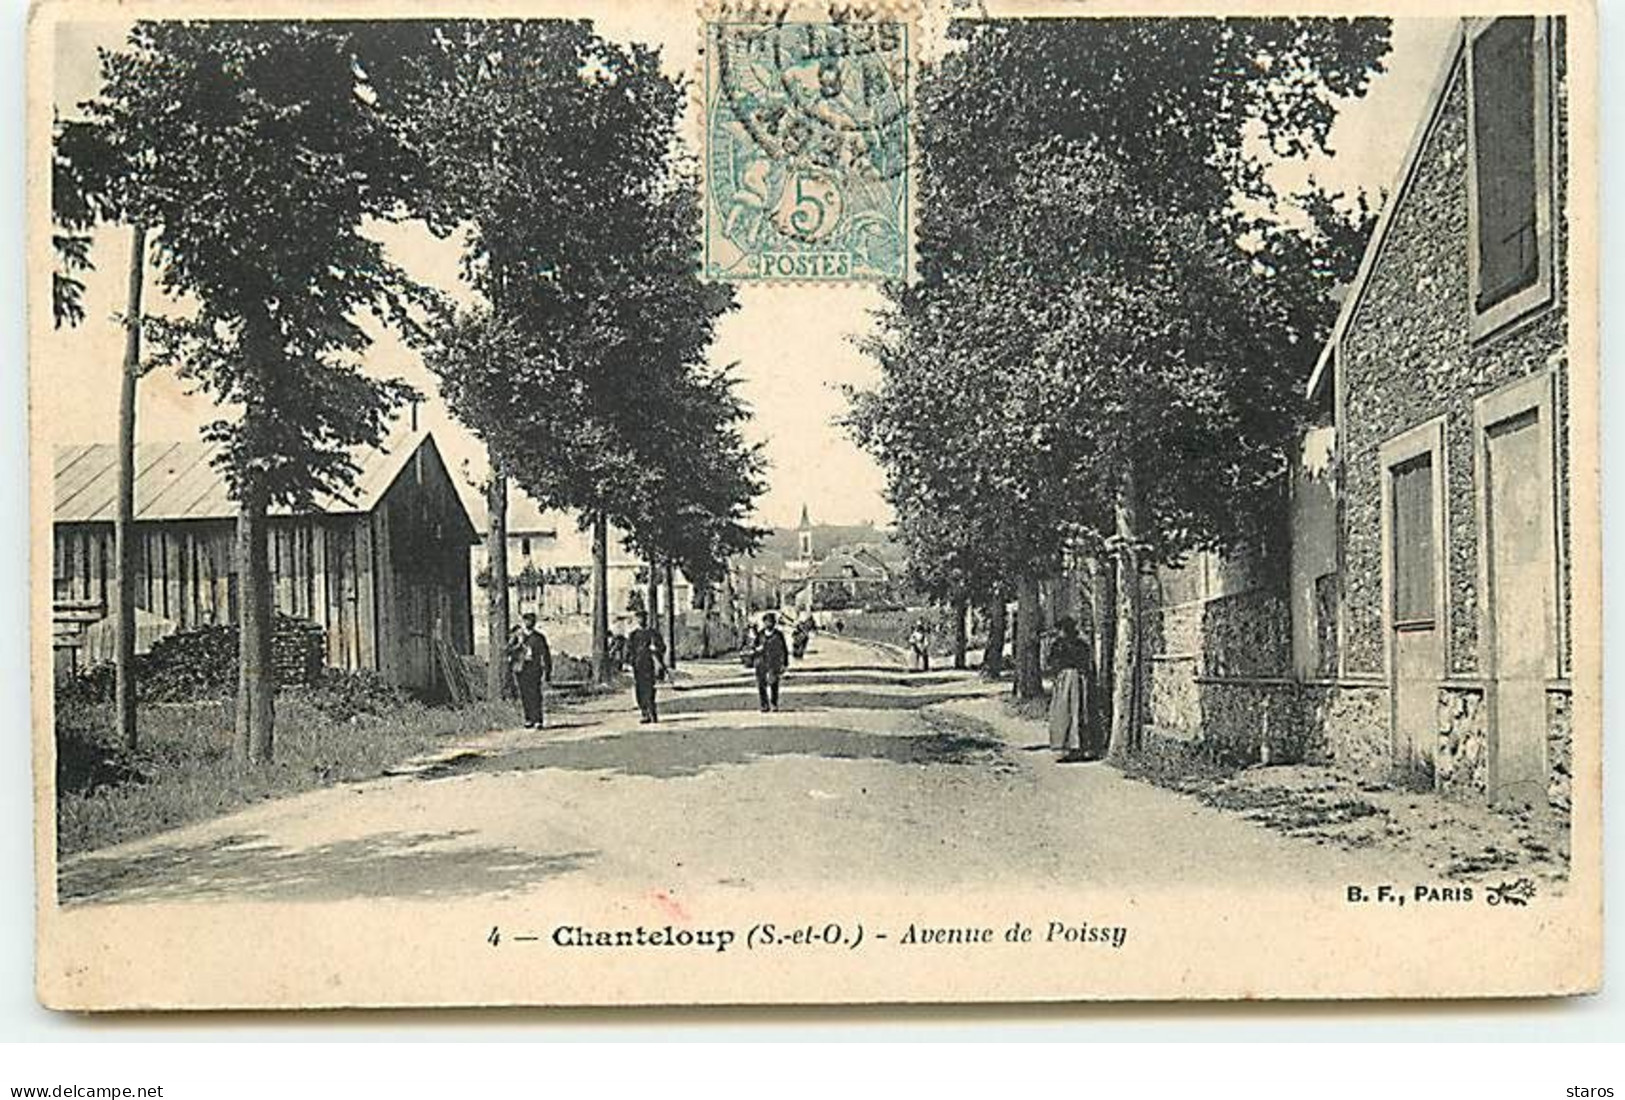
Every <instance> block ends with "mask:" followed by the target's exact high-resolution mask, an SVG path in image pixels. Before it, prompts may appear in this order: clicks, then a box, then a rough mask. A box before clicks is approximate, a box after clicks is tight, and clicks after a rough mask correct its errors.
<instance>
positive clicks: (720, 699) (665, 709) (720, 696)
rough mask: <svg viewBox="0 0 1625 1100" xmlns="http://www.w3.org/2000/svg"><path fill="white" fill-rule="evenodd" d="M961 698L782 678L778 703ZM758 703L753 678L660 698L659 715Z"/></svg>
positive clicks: (833, 705)
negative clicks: (728, 687)
mask: <svg viewBox="0 0 1625 1100" xmlns="http://www.w3.org/2000/svg"><path fill="white" fill-rule="evenodd" d="M963 698H965V692H963V691H931V692H927V691H921V692H911V693H909V694H906V695H901V694H897V693H894V692H875V691H863V690H862V689H858V688H848V689H846V690H844V691H832V690H827V689H815V690H808V689H807V685H806V684H805V683H803V682H802V681H801V680H800V679H799V678H797V679H794V680H788V679H787V680H785V681H784V687H783V694H782V696H781V702H782V705H783V707H784V709H785V710H800V711H818V710H919V709H920V708H921V707H930V706H935V705H937V704H938V703H946V702H948V701H950V700H953V699H963ZM759 706H760V704H759V702H758V700H757V696H756V687H755V683H754V681H753V682H752V684H751V690H750V691H748V692H745V691H738V692H732V693H728V692H717V693H714V694H700V693H698V692H696V693H694V694H688V693H686V692H685V693H683V694H679V695H671V696H667V697H666V698H664V699H662V700H661V701H660V713H661V715H667V714H707V713H712V712H716V713H722V712H730V713H731V712H733V711H752V710H757V709H758V707H759Z"/></svg>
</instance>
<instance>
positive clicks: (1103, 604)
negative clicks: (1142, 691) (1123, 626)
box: [1089, 557, 1117, 737]
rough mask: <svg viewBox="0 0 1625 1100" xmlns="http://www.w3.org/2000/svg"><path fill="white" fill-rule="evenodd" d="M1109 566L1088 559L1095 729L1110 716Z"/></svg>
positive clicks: (1112, 617) (1112, 587)
mask: <svg viewBox="0 0 1625 1100" xmlns="http://www.w3.org/2000/svg"><path fill="white" fill-rule="evenodd" d="M1113 568H1114V567H1113V566H1112V565H1111V564H1110V563H1107V562H1103V561H1101V560H1100V559H1099V558H1093V557H1091V558H1090V559H1089V604H1090V616H1089V617H1090V628H1091V635H1092V637H1091V641H1092V642H1093V643H1094V644H1093V651H1094V661H1095V668H1094V673H1095V693H1094V694H1095V700H1094V706H1095V708H1096V711H1097V713H1096V715H1095V718H1096V721H1097V722H1098V723H1099V725H1097V726H1096V729H1098V730H1108V729H1110V727H1111V719H1112V705H1111V698H1112V659H1113V658H1112V655H1113V654H1114V653H1115V652H1116V651H1117V645H1116V643H1115V640H1114V637H1113V635H1114V633H1115V632H1116V629H1117V583H1116V581H1115V579H1114V575H1113ZM1096 736H1097V737H1098V736H1100V734H1098V733H1097V734H1096Z"/></svg>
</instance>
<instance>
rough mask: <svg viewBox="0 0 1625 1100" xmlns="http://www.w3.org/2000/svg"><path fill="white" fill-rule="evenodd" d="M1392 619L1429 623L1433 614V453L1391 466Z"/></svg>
mask: <svg viewBox="0 0 1625 1100" xmlns="http://www.w3.org/2000/svg"><path fill="white" fill-rule="evenodd" d="M1392 477H1393V509H1394V523H1393V538H1394V546H1393V552H1394V622H1395V623H1415V624H1421V623H1431V622H1432V621H1433V619H1434V617H1435V614H1436V612H1435V604H1434V591H1433V582H1434V553H1435V548H1434V545H1433V457H1432V456H1431V455H1422V456H1420V457H1418V458H1413V459H1411V460H1410V461H1409V462H1405V463H1403V464H1401V465H1399V466H1395V467H1394V468H1393V474H1392Z"/></svg>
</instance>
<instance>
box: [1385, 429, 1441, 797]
mask: <svg viewBox="0 0 1625 1100" xmlns="http://www.w3.org/2000/svg"><path fill="white" fill-rule="evenodd" d="M1388 477H1389V493H1388V497H1389V507H1390V515H1389V532H1390V539H1391V545H1390V546H1389V563H1390V585H1389V599H1390V601H1391V603H1390V608H1389V611H1390V614H1389V623H1390V630H1391V637H1390V652H1391V654H1392V659H1391V663H1390V669H1391V675H1392V684H1391V687H1392V691H1393V751H1394V770H1395V773H1396V775H1397V776H1398V777H1399V778H1401V779H1410V780H1413V781H1415V782H1418V783H1431V780H1432V775H1433V756H1434V744H1435V741H1436V740H1437V730H1438V692H1439V681H1440V679H1441V678H1442V676H1443V674H1444V630H1443V622H1442V616H1441V615H1440V614H1439V606H1440V601H1441V600H1442V599H1443V593H1441V592H1440V591H1439V581H1438V577H1439V557H1438V555H1439V553H1440V547H1439V546H1438V545H1437V543H1438V538H1437V530H1436V528H1435V525H1434V518H1435V514H1436V512H1435V509H1436V507H1437V503H1436V501H1435V499H1434V493H1435V486H1434V474H1433V455H1432V452H1427V453H1423V454H1421V455H1418V456H1416V457H1414V458H1410V459H1407V460H1405V461H1404V462H1400V463H1398V464H1396V465H1394V466H1391V467H1390V468H1389V470H1388Z"/></svg>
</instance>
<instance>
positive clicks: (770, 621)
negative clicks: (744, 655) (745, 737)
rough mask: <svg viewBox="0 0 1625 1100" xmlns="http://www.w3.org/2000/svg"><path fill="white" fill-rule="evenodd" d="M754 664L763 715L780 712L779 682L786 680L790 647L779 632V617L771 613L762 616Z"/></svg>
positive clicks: (757, 692) (757, 691)
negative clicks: (772, 711)
mask: <svg viewBox="0 0 1625 1100" xmlns="http://www.w3.org/2000/svg"><path fill="white" fill-rule="evenodd" d="M754 663H755V665H756V694H757V696H758V697H759V698H760V699H761V702H762V713H763V714H766V713H767V712H768V711H770V710H778V709H779V681H781V680H783V679H784V669H785V666H786V665H788V664H789V663H790V647H789V645H788V644H787V643H786V642H785V640H784V635H783V634H782V633H781V632H780V631H779V620H778V616H776V615H774V614H773V613H772V612H771V611H769V612H768V613H767V614H766V615H763V616H762V632H761V633H760V634H758V635H757V636H756V649H755V658H754Z"/></svg>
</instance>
